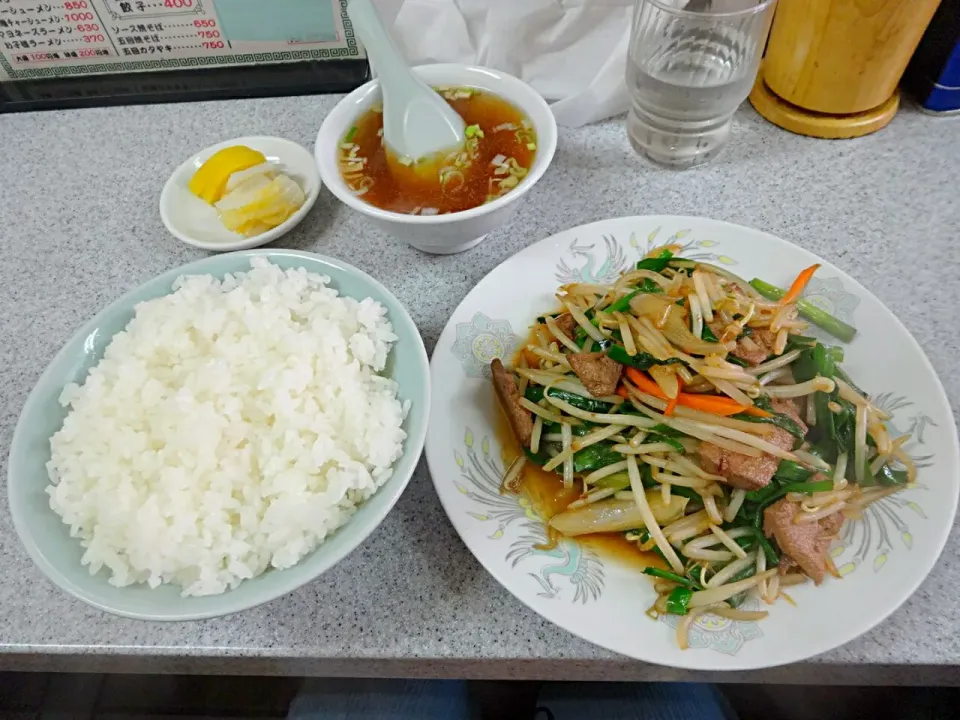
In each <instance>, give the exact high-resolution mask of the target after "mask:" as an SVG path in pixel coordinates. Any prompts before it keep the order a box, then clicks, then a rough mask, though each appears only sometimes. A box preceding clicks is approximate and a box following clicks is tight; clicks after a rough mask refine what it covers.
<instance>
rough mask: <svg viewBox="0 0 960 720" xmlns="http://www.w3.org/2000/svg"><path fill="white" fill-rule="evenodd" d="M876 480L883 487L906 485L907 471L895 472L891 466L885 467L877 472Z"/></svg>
mask: <svg viewBox="0 0 960 720" xmlns="http://www.w3.org/2000/svg"><path fill="white" fill-rule="evenodd" d="M876 478H877V480H878V481H879V482H880V484H881V485H906V484H907V471H906V470H894V469H893V468H891V467H890V466H889V465H884V466H883V467H881V468H880V470H879V471H878V472H877V474H876Z"/></svg>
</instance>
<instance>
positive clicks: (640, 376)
mask: <svg viewBox="0 0 960 720" xmlns="http://www.w3.org/2000/svg"><path fill="white" fill-rule="evenodd" d="M624 372H625V373H626V374H627V377H628V378H630V381H631V382H632V383H633V384H634V385H636V386H637V388H638V389H640V390H642V391H643V392H645V393H646V394H647V395H653V396H654V397H655V398H660V399H661V400H666V399H667V395H666V393H665V392H663V390H661V389H660V386H659V385H657V384H656V383H655V382H654V381H653V378H651V377H650V376H649V375H647V374H646V373H645V372H641V371H639V370H637V369H636V368H632V367H628V368H624Z"/></svg>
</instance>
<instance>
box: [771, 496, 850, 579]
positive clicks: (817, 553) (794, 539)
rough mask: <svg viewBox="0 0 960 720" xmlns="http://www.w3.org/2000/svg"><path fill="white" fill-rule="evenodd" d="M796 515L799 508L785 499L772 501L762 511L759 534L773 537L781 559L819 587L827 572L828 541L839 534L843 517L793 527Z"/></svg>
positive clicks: (834, 516)
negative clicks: (761, 531) (796, 566)
mask: <svg viewBox="0 0 960 720" xmlns="http://www.w3.org/2000/svg"><path fill="white" fill-rule="evenodd" d="M800 512H803V511H802V510H801V509H800V505H798V504H797V503H795V502H790V501H789V500H787V499H786V498H784V499H783V500H779V501H777V502H775V503H774V504H773V505H771V506H770V507H768V508H767V509H766V510H764V511H763V532H764V534H765V535H766V536H767V537H773V538H774V539H775V540H776V541H777V544H778V545H779V546H780V549H781V550H782V551H783V554H784V556H788V557H789V558H790V559H791V560H793V561H794V562H795V563H796V564H797V565H799V566H800V569H801V570H803V572H804V574H806V575H807V576H809V577H810V578H811V579H812V580H813V581H814V582H815V583H816V584H817V585H819V584H820V583H821V582H822V581H823V578H824V575H825V574H826V572H827V557H826V556H827V552H828V550H829V548H830V541H831V539H832V537H833V536H835V535H836V534H837V532H839V530H840V527H841V526H842V525H843V521H844V517H843V515H842V514H840V513H836V514H834V515H831V516H829V517H826V518H824V519H823V520H819V521H817V522H811V523H802V524H797V523H796V522H794V520H795V518H796V516H797V513H800ZM783 565H784V563H783V561H782V558H781V567H782V566H783Z"/></svg>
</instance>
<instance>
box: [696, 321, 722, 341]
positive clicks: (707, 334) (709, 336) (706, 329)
mask: <svg viewBox="0 0 960 720" xmlns="http://www.w3.org/2000/svg"><path fill="white" fill-rule="evenodd" d="M700 339H701V340H706V341H707V342H719V340H717V336H716V335H714V334H713V330H711V329H710V326H709V325H707V324H706V323H704V324H703V332H702V333H700Z"/></svg>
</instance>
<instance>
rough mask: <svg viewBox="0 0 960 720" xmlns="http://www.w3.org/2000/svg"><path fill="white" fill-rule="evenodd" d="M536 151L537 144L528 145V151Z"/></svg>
mask: <svg viewBox="0 0 960 720" xmlns="http://www.w3.org/2000/svg"><path fill="white" fill-rule="evenodd" d="M536 149H537V144H536V143H527V150H536Z"/></svg>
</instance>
